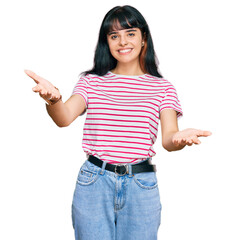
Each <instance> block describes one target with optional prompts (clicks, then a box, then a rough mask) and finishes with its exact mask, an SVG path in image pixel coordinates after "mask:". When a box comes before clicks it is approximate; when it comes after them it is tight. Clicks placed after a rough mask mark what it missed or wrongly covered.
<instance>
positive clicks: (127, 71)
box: [111, 62, 144, 76]
mask: <svg viewBox="0 0 236 240" xmlns="http://www.w3.org/2000/svg"><path fill="white" fill-rule="evenodd" d="M111 72H113V73H115V74H120V75H130V76H136V75H143V74H144V72H143V71H142V70H141V67H140V64H139V63H138V64H132V65H131V64H127V63H119V62H118V63H117V65H116V67H115V68H114V69H112V70H111Z"/></svg>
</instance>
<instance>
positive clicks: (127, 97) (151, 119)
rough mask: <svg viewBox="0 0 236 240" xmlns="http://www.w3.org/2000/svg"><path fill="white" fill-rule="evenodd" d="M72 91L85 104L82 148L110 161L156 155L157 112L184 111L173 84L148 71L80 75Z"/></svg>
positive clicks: (135, 161) (136, 161)
mask: <svg viewBox="0 0 236 240" xmlns="http://www.w3.org/2000/svg"><path fill="white" fill-rule="evenodd" d="M72 94H80V95H81V96H82V97H83V98H84V100H85V102H86V106H87V116H86V120H85V124H84V129H83V142H82V147H83V150H84V151H85V153H86V154H87V157H88V155H91V154H92V155H94V156H96V157H98V158H100V159H101V160H103V161H107V162H108V163H112V164H117V163H130V162H131V163H138V162H140V161H142V160H144V159H146V158H147V157H152V156H155V155H156V152H155V151H154V149H153V144H154V143H155V141H156V138H157V133H158V125H159V115H160V112H161V111H162V110H163V109H166V108H172V109H174V110H175V111H176V112H177V117H180V116H182V114H183V113H182V109H181V105H180V102H179V100H178V96H177V93H176V90H175V88H174V86H173V85H172V84H171V83H170V82H169V81H167V80H166V79H163V78H158V77H155V76H151V75H148V74H144V75H141V76H124V75H116V74H114V73H112V72H108V73H107V74H106V75H104V76H97V75H93V74H89V75H87V76H82V77H80V79H79V80H78V82H77V83H76V85H75V87H74V89H73V92H72Z"/></svg>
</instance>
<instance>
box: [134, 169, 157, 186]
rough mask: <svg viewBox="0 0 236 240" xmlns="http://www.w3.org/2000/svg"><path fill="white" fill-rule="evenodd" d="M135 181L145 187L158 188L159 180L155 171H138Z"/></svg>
mask: <svg viewBox="0 0 236 240" xmlns="http://www.w3.org/2000/svg"><path fill="white" fill-rule="evenodd" d="M133 178H134V181H135V183H136V184H137V185H138V186H139V187H141V188H144V189H153V188H157V186H158V181H157V176H156V173H155V172H142V173H136V174H134V176H133Z"/></svg>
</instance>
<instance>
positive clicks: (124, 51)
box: [118, 48, 133, 54]
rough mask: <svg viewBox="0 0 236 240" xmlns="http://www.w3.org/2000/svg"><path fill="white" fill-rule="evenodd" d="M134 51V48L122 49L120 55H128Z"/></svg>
mask: <svg viewBox="0 0 236 240" xmlns="http://www.w3.org/2000/svg"><path fill="white" fill-rule="evenodd" d="M132 50H133V48H121V49H119V50H118V52H119V53H120V54H128V53H130V52H131V51H132Z"/></svg>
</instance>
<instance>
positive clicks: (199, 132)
mask: <svg viewBox="0 0 236 240" xmlns="http://www.w3.org/2000/svg"><path fill="white" fill-rule="evenodd" d="M211 134H212V133H211V132H210V131H203V130H199V131H198V132H197V136H198V137H208V136H210V135H211Z"/></svg>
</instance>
